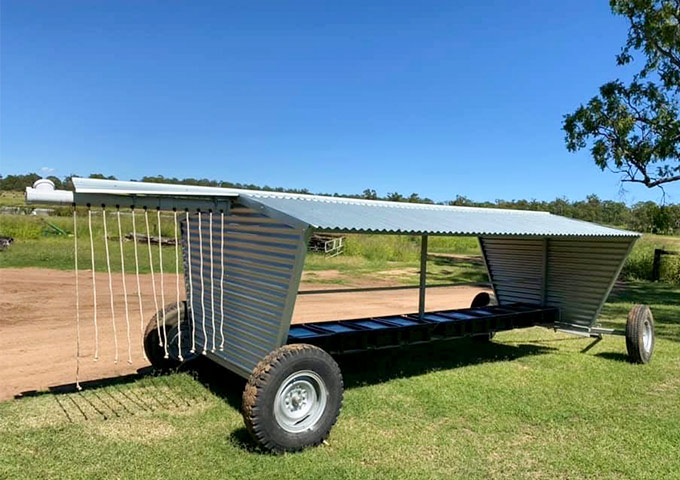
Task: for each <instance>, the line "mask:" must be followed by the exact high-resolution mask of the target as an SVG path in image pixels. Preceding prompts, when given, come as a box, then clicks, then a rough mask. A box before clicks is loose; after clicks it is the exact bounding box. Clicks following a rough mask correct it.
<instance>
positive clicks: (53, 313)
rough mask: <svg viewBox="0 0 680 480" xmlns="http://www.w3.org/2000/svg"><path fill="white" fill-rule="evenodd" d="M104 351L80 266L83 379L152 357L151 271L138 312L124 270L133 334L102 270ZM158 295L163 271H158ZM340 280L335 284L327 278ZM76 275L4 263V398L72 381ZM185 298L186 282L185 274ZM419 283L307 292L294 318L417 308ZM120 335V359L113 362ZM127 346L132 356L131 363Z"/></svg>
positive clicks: (167, 284)
mask: <svg viewBox="0 0 680 480" xmlns="http://www.w3.org/2000/svg"><path fill="white" fill-rule="evenodd" d="M95 280H96V285H97V307H98V309H97V311H98V316H97V324H98V331H99V352H98V353H99V359H98V360H97V361H94V360H93V357H94V354H95V328H94V322H93V315H92V311H93V295H92V288H91V282H92V276H91V273H90V272H87V271H82V272H80V282H81V283H80V285H81V287H80V288H81V292H80V293H81V298H80V306H81V319H80V325H81V328H80V338H81V346H80V352H81V353H80V357H81V360H80V379H81V380H82V381H87V380H96V379H101V378H108V377H115V376H119V375H126V374H130V373H134V372H136V371H137V370H138V369H139V368H142V367H145V366H147V365H148V363H147V362H146V361H145V360H144V358H143V355H142V349H141V333H140V329H141V326H142V325H144V326H145V325H146V323H147V322H148V321H149V319H150V318H151V317H152V316H153V314H154V313H155V311H156V307H155V305H154V297H153V290H152V282H151V276H150V275H142V276H141V282H140V283H141V291H142V310H143V313H144V316H143V318H142V317H140V311H139V304H138V296H137V285H136V279H135V276H134V275H127V276H126V286H127V293H128V295H127V297H128V308H129V319H130V342H129V343H128V335H127V332H128V329H127V322H126V318H125V297H124V296H123V294H122V277H121V275H120V274H114V275H113V278H112V280H113V290H114V312H115V318H116V322H115V330H116V335H115V337H114V325H113V322H112V320H111V305H110V298H111V297H110V295H109V285H108V276H107V275H106V274H103V273H98V274H97V275H96V278H95ZM156 284H157V285H156V286H157V289H158V297H159V299H158V301H159V303H160V302H161V298H160V296H161V290H160V279H159V278H158V276H157V277H156ZM175 285H176V284H175V276H174V275H166V276H165V277H164V285H163V286H164V290H163V292H164V294H165V302H166V303H170V302H173V301H174V300H175V298H176V289H175ZM326 287H327V288H337V285H327V286H326ZM312 288H313V289H320V288H324V287H323V285H318V284H313V283H306V282H303V284H302V286H301V289H302V290H304V289H312ZM480 290H482V289H480V288H473V287H452V288H436V289H431V290H428V295H427V309H428V310H435V309H444V308H463V307H467V306H469V305H470V302H471V300H472V298H473V297H474V295H475V294H476V293H477V292H479V291H480ZM74 292H75V280H74V275H73V272H64V271H59V270H46V269H0V400H5V399H8V398H11V397H13V396H15V395H19V394H21V393H23V392H28V391H32V390H41V389H45V388H48V387H50V386H58V385H63V384H70V383H73V382H74V380H75V368H76V363H75V351H76V322H75V295H74ZM180 298H184V288H183V285H182V282H180ZM417 302H418V292H417V290H415V289H414V290H396V291H386V292H360V293H329V294H316V295H301V296H299V298H298V301H297V304H296V307H295V313H294V315H293V322H294V323H305V322H310V321H324V320H338V319H349V318H358V317H368V316H377V315H389V314H399V313H408V312H414V311H416V310H417ZM114 338H116V339H117V342H118V348H117V351H118V357H119V358H118V362H117V363H114V360H115V357H116V348H115V345H114ZM128 352H129V355H130V358H131V359H132V363H128Z"/></svg>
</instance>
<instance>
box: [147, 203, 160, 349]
mask: <svg viewBox="0 0 680 480" xmlns="http://www.w3.org/2000/svg"><path fill="white" fill-rule="evenodd" d="M144 223H145V224H146V246H147V247H148V250H149V270H150V271H151V286H152V287H153V304H154V306H155V307H156V312H158V296H157V295H156V278H155V276H154V274H153V255H152V254H151V231H150V229H149V212H148V211H147V210H146V207H144ZM156 332H157V333H158V341H159V345H162V341H163V340H162V338H161V327H160V322H159V321H158V313H156Z"/></svg>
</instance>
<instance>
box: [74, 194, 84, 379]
mask: <svg viewBox="0 0 680 480" xmlns="http://www.w3.org/2000/svg"><path fill="white" fill-rule="evenodd" d="M73 268H74V269H75V272H76V388H77V389H78V390H82V387H81V386H80V286H79V284H78V229H77V225H76V205H75V204H73Z"/></svg>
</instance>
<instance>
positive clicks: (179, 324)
mask: <svg viewBox="0 0 680 480" xmlns="http://www.w3.org/2000/svg"><path fill="white" fill-rule="evenodd" d="M173 219H174V222H175V223H174V233H175V295H176V299H177V315H178V316H179V318H178V319H177V320H178V321H177V352H178V356H177V357H178V358H179V361H180V362H183V361H184V358H183V357H182V317H181V315H182V308H181V304H180V300H179V235H178V233H177V210H174V211H173ZM185 315H186V312H185Z"/></svg>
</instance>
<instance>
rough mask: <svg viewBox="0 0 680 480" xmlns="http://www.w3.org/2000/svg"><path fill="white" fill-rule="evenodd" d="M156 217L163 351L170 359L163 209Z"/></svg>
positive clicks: (159, 210) (157, 211)
mask: <svg viewBox="0 0 680 480" xmlns="http://www.w3.org/2000/svg"><path fill="white" fill-rule="evenodd" d="M156 217H157V219H158V272H159V273H160V275H161V311H162V313H163V350H164V352H165V355H164V357H163V358H170V355H169V354H168V330H167V328H166V327H165V278H164V275H163V242H161V240H162V238H163V237H162V236H161V209H160V208H159V209H157V210H156Z"/></svg>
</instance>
